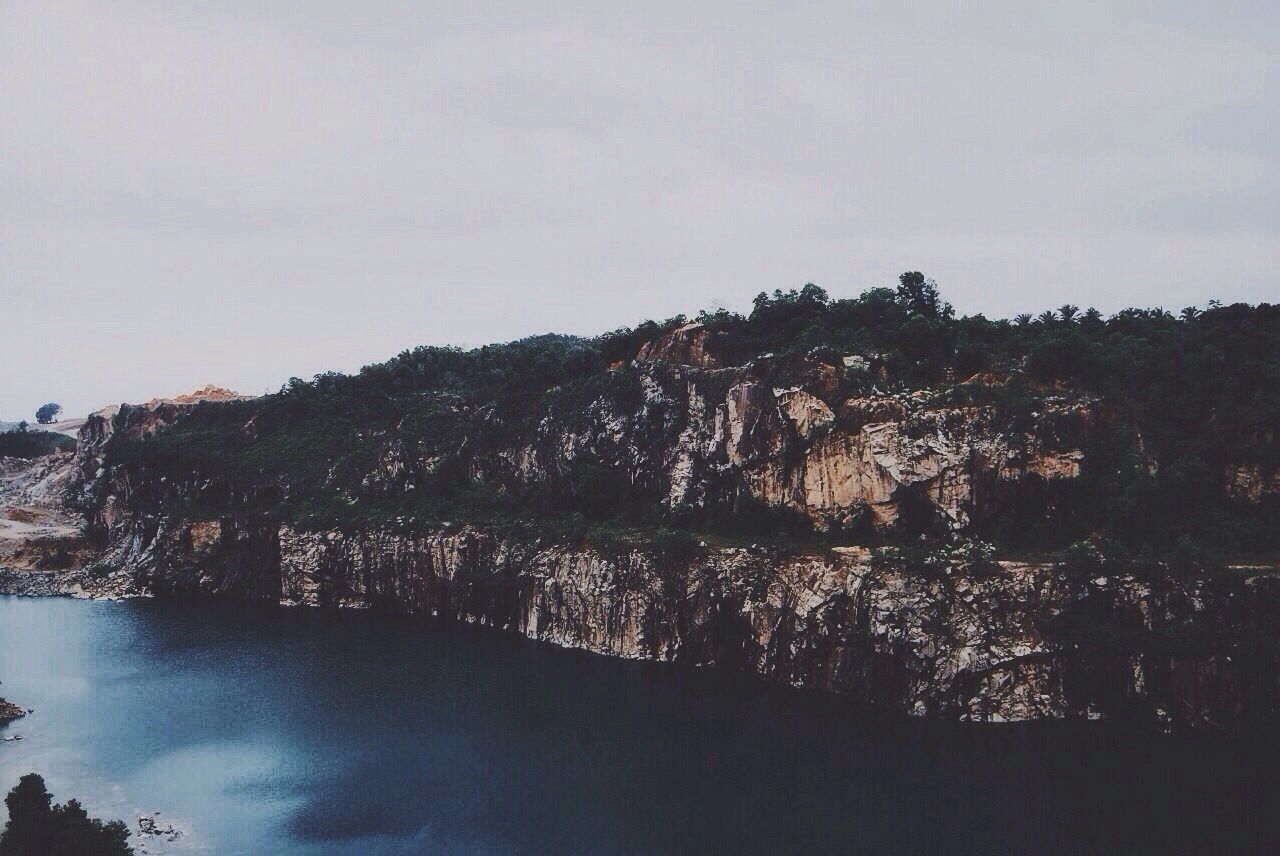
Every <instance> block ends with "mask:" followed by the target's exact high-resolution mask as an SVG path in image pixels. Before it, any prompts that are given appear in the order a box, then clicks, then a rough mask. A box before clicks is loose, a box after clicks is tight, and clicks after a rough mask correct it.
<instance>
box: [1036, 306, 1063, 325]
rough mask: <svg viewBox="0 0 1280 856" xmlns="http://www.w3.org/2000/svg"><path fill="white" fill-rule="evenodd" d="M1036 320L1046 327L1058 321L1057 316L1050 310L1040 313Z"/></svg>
mask: <svg viewBox="0 0 1280 856" xmlns="http://www.w3.org/2000/svg"><path fill="white" fill-rule="evenodd" d="M1036 320H1037V321H1039V322H1040V323H1041V324H1043V325H1045V326H1046V327H1048V326H1049V325H1050V324H1052V323H1054V322H1055V321H1057V320H1058V316H1057V315H1055V314H1054V312H1053V310H1052V309H1046V310H1045V311H1044V312H1041V313H1040V317H1039V318H1037V319H1036Z"/></svg>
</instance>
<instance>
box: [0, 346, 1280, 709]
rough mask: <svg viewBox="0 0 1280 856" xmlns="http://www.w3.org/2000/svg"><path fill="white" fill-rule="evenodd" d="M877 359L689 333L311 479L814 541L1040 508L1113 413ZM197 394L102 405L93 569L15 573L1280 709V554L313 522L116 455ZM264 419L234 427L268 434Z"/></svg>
mask: <svg viewBox="0 0 1280 856" xmlns="http://www.w3.org/2000/svg"><path fill="white" fill-rule="evenodd" d="M876 366H877V357H876V356H875V355H866V356H860V355H847V356H845V357H843V358H837V359H829V358H823V357H820V356H816V355H809V356H801V357H794V356H793V357H788V358H786V359H775V358H773V357H771V356H768V355H765V356H762V357H759V358H757V359H754V360H752V361H750V362H749V363H747V364H745V365H739V366H725V365H722V361H721V360H720V359H719V358H718V357H716V356H715V355H714V353H713V352H712V350H710V349H709V348H708V344H707V340H706V336H705V331H703V330H701V329H700V328H699V327H698V325H685V326H682V327H680V328H677V329H676V330H674V331H673V332H671V333H669V334H667V335H666V336H665V337H663V338H662V339H660V340H657V341H654V342H651V343H649V344H646V345H645V346H644V347H643V348H642V349H641V350H640V353H639V354H638V356H637V359H636V360H634V361H633V362H632V363H630V364H628V365H624V366H618V367H616V368H615V369H614V370H613V371H611V372H610V373H609V374H608V376H607V377H606V378H605V379H604V382H603V384H602V385H601V386H600V387H599V388H597V389H595V391H594V392H593V394H592V395H591V396H589V397H587V398H586V399H584V400H582V401H580V402H577V403H576V404H575V405H574V406H572V407H568V406H563V407H559V408H555V407H553V408H551V409H550V410H549V411H548V412H547V414H546V415H545V416H544V417H543V418H541V419H540V420H539V421H537V422H536V423H535V424H534V425H533V426H532V427H531V428H527V429H520V430H515V429H510V428H509V427H508V425H507V424H506V423H503V422H502V421H501V420H500V419H499V418H498V417H497V416H495V414H494V413H493V412H492V410H486V409H485V408H484V407H475V406H474V405H469V404H467V403H465V402H452V401H451V402H449V403H448V404H447V405H446V406H445V407H444V408H443V409H439V408H437V410H433V411H432V413H433V414H436V415H438V414H440V413H443V414H444V416H443V417H440V418H448V419H452V420H457V422H458V424H461V425H463V426H466V428H467V430H466V431H457V432H450V431H440V432H437V433H436V434H433V435H430V436H427V435H425V434H423V433H422V432H421V431H419V432H417V433H415V432H414V431H412V430H410V428H409V427H408V426H407V422H408V420H407V419H406V420H405V422H404V423H402V424H401V425H398V426H397V427H396V428H395V429H394V430H390V431H387V432H385V433H382V434H377V435H376V436H372V435H371V437H368V438H364V437H362V438H361V439H362V440H366V441H368V442H370V443H372V444H373V445H372V447H371V448H372V449H373V451H374V453H371V454H369V455H368V458H367V460H368V463H367V465H366V466H367V469H366V470H365V471H363V472H362V473H360V478H359V479H357V480H356V483H357V484H358V485H359V488H358V490H356V489H352V488H351V487H349V485H350V484H351V483H352V482H351V481H350V480H348V481H347V482H345V483H342V484H340V483H339V482H338V481H337V480H336V478H337V477H336V475H335V473H336V469H337V468H336V467H329V475H328V481H326V482H325V485H324V487H325V489H326V490H328V491H330V492H331V493H332V494H333V495H334V496H337V497H339V498H340V499H341V500H342V501H344V502H346V503H349V504H351V505H352V506H353V507H355V506H357V505H358V503H361V502H369V501H371V500H377V499H379V498H383V497H396V496H401V497H403V496H407V495H418V494H420V493H425V492H429V491H431V490H433V489H434V487H433V486H434V485H436V484H437V482H436V481H435V479H437V477H438V474H439V473H440V471H441V470H442V469H443V468H445V467H446V465H447V463H448V462H453V463H454V464H455V465H459V466H460V468H461V469H462V471H464V472H465V475H466V477H467V478H468V479H470V480H472V481H474V482H476V483H483V484H486V485H496V486H498V488H499V489H501V490H509V491H518V490H520V489H521V488H524V487H529V486H533V485H541V486H550V487H552V488H557V489H563V490H568V491H572V490H576V489H577V488H578V487H579V483H580V482H581V480H582V474H583V473H584V471H585V472H588V473H590V472H596V471H602V472H604V473H606V474H608V476H609V477H610V478H614V479H619V480H621V481H622V482H624V483H625V484H627V485H628V486H629V488H630V489H633V491H634V496H637V497H641V498H646V499H647V501H649V502H651V503H653V504H654V505H656V506H658V507H660V508H662V509H663V513H664V514H666V515H670V516H676V515H679V514H684V513H689V514H695V515H696V514H710V513H721V514H735V513H738V512H740V511H741V510H742V509H743V507H744V506H746V505H751V506H754V507H757V508H764V509H770V510H772V511H775V512H785V513H788V514H791V515H794V516H796V517H798V518H802V519H804V520H807V521H808V522H809V523H810V524H812V525H813V526H814V527H815V528H816V529H818V530H826V531H828V532H846V533H866V534H870V535H877V534H879V533H884V532H892V531H895V530H901V529H906V530H907V531H909V532H910V531H915V530H920V531H924V530H932V531H934V532H935V533H936V531H937V530H939V529H941V530H942V531H943V532H944V533H947V532H949V533H952V534H955V535H963V536H966V537H967V536H970V535H972V534H974V533H977V534H981V533H982V530H983V526H984V525H986V524H988V523H989V522H990V521H992V520H994V519H996V518H998V517H1001V516H1002V515H1003V516H1004V517H1006V518H1007V517H1008V516H1009V515H1010V514H1011V513H1013V514H1015V515H1032V516H1036V517H1038V518H1040V519H1043V520H1052V519H1053V515H1054V513H1055V501H1056V497H1058V496H1059V495H1060V494H1061V493H1062V492H1063V491H1068V490H1070V489H1071V486H1072V485H1073V484H1074V483H1076V482H1077V481H1078V480H1079V479H1080V478H1081V476H1082V474H1083V473H1084V472H1085V471H1086V468H1087V467H1088V466H1089V460H1088V453H1087V451H1086V450H1087V449H1088V447H1089V441H1090V439H1091V437H1092V436H1093V435H1094V433H1095V432H1097V431H1099V430H1100V427H1102V426H1106V425H1107V424H1108V422H1109V420H1112V419H1113V416H1112V415H1111V413H1110V412H1109V411H1108V409H1107V408H1106V407H1104V406H1103V405H1101V404H1100V403H1099V402H1097V401H1096V400H1093V399H1090V398H1088V397H1085V396H1081V395H1075V396H1073V397H1066V396H1062V397H1057V398H1055V397H1052V396H1050V397H1048V398H1045V399H1044V401H1043V404H1042V405H1041V407H1040V409H1039V410H1037V411H1036V412H1035V413H1032V414H1031V415H1030V417H1029V418H1027V419H1023V420H1021V421H1019V422H1017V423H1016V424H1013V423H1011V422H1010V420H1009V419H1008V418H1007V416H1005V415H1002V414H1001V413H1000V412H999V410H998V409H997V408H996V407H994V406H975V405H971V404H957V403H955V402H956V400H957V399H956V397H954V396H948V395H945V394H942V393H936V392H928V391H921V392H916V393H910V394H907V393H896V394H889V393H883V392H880V391H878V388H877V380H876V379H877V377H878V375H877V368H876ZM200 406H203V405H202V404H201V403H200V401H199V400H192V401H156V402H151V403H149V404H147V405H144V406H140V407H129V406H125V407H122V408H120V409H119V410H118V411H116V412H103V413H100V414H95V415H94V416H93V417H90V418H89V419H88V420H87V421H86V424H85V426H84V428H83V429H82V432H81V437H80V444H79V449H78V451H77V453H76V455H75V457H74V459H73V460H72V462H71V463H70V464H69V465H68V466H69V467H71V468H72V469H73V470H74V476H73V478H72V479H71V487H70V488H69V491H68V497H69V501H70V503H71V504H72V505H73V506H75V507H77V508H79V509H81V510H82V511H83V513H84V514H85V516H86V518H87V521H88V528H89V531H90V533H91V534H92V535H93V536H94V537H95V538H96V539H97V541H98V543H99V544H100V545H101V547H102V551H101V553H100V555H99V557H98V559H97V561H96V562H95V563H93V564H91V565H90V566H89V567H88V568H86V569H82V570H81V569H74V568H73V569H71V570H70V571H69V572H67V573H65V574H63V575H61V576H59V577H56V578H51V577H50V576H48V575H43V576H40V577H38V578H36V577H32V576H31V575H30V574H27V575H22V574H18V575H14V574H10V575H9V576H8V577H7V578H5V579H0V585H3V586H5V587H6V588H7V590H10V591H13V590H20V591H21V590H26V591H32V592H40V593H46V592H50V591H62V592H71V593H86V594H91V595H157V596H184V597H228V598H237V599H244V600H255V601H266V602H283V603H287V604H306V605H313V606H320V607H337V606H347V607H367V608H373V609H380V610H387V611H396V612H408V613H416V614H423V615H430V616H436V617H437V618H441V619H446V620H453V621H465V622H471V623H478V624H483V625H486V626H491V627H494V628H497V629H499V630H503V631H507V632H515V633H521V634H524V635H526V636H529V637H531V638H534V639H539V640H543V641H549V642H553V643H556V644H560V645H566V646H571V647H578V648H583V649H587V650H591V651H596V652H599V653H603V654H609V655H614V656H622V657H632V658H644V659H655V660H664V661H677V662H683V663H688V664H695V665H706V666H716V667H720V668H728V669H734V670H739V671H743V672H748V673H755V674H759V675H762V676H764V677H767V678H769V679H771V680H776V681H781V682H785V683H789V684H794V685H796V686H803V687H810V688H815V689H821V690H827V691H832V692H837V693H841V694H845V695H848V696H851V697H854V698H856V699H858V700H860V701H864V702H868V703H871V704H874V705H877V706H880V707H882V708H886V709H889V710H894V711H899V712H901V713H905V714H911V715H918V716H931V717H940V718H948V719H963V720H974V721H1016V720H1026V719H1036V718H1046V717H1056V718H1061V717H1078V718H1102V717H1110V718H1123V719H1134V720H1138V721H1141V722H1145V723H1149V724H1152V725H1155V726H1158V727H1164V728H1175V727H1185V728H1199V727H1208V728H1233V727H1235V726H1237V725H1239V724H1240V723H1241V722H1243V721H1247V720H1249V719H1252V718H1262V717H1265V716H1269V715H1270V714H1271V713H1272V712H1273V711H1275V710H1276V709H1277V701H1278V700H1280V698H1278V696H1280V680H1278V677H1280V671H1278V670H1277V668H1276V666H1277V663H1276V654H1275V650H1276V646H1275V645H1274V644H1273V640H1274V630H1273V628H1274V626H1275V619H1276V618H1277V617H1280V590H1278V587H1277V586H1278V583H1277V578H1276V577H1275V576H1273V574H1272V573H1271V572H1270V571H1265V570H1249V569H1235V570H1232V571H1228V572H1222V573H1213V574H1210V573H1207V572H1203V571H1198V572H1191V571H1186V572H1181V573H1179V574H1176V575H1175V574H1171V573H1168V572H1167V569H1163V570H1161V572H1159V573H1155V572H1152V569H1150V568H1148V569H1146V570H1145V571H1143V570H1142V569H1137V568H1125V567H1119V568H1117V567H1109V566H1106V565H1103V564H1099V563H1092V564H1088V565H1087V566H1086V567H1074V568H1063V567H1057V566H1054V565H1050V564H1035V563H1016V562H1001V563H994V562H991V561H989V560H987V559H986V558H984V557H983V556H982V555H981V551H980V550H979V551H978V553H979V554H978V555H975V554H974V553H973V552H972V551H964V550H960V551H958V552H957V553H956V554H955V555H934V556H930V557H924V558H922V557H920V556H918V555H917V556H914V557H911V556H908V555H907V554H905V553H904V554H899V555H897V556H896V557H895V556H893V555H885V554H873V553H872V552H870V551H868V550H867V549H865V548H861V547H831V548H825V549H816V548H810V549H796V550H790V551H787V550H779V549H766V548H760V547H750V548H749V547H719V546H707V545H706V544H702V545H691V544H684V543H683V542H682V543H681V544H678V545H675V546H670V545H669V546H667V547H665V548H664V547H662V546H661V545H655V544H646V543H644V541H643V539H641V540H636V541H633V542H630V543H623V542H617V543H612V544H601V543H598V542H596V543H592V542H588V541H586V540H584V539H581V538H563V537H561V538H549V537H545V536H539V535H537V534H533V533H530V532H528V531H523V530H515V529H511V528H497V527H493V526H482V525H450V524H438V523H431V524H426V523H423V522H421V521H419V522H415V521H412V520H410V521H405V520H402V519H400V520H392V521H383V522H377V523H370V522H368V520H367V519H366V521H365V522H364V523H362V524H361V525H359V526H346V527H343V528H341V529H323V530H321V531H316V530H315V528H314V527H313V528H311V529H307V528H304V527H301V526H299V525H297V524H296V523H291V522H289V521H288V520H287V519H282V517H281V516H280V515H279V514H273V513H269V512H263V511H261V510H258V511H255V510H252V509H261V508H270V507H276V506H272V505H271V504H270V502H271V501H275V500H279V499H280V498H282V497H283V498H286V499H287V498H288V497H289V496H290V494H291V492H293V491H295V490H297V489H298V486H297V485H296V484H294V483H292V482H290V481H289V480H288V479H284V478H281V479H276V480H274V481H263V480H260V479H259V480H255V479H254V478H252V477H251V476H252V474H249V475H246V474H245V473H244V472H243V470H240V471H237V472H238V473H239V474H238V475H229V474H228V473H229V472H231V470H230V468H227V471H226V472H224V471H223V470H222V469H221V468H220V467H213V468H206V469H203V470H202V469H199V468H198V467H190V466H188V467H185V468H184V467H183V466H181V465H182V462H183V459H182V458H181V457H178V458H177V461H178V464H177V465H174V464H172V463H171V464H169V465H168V466H167V468H165V469H157V468H156V467H155V466H152V465H151V464H150V463H149V462H148V459H147V458H146V457H145V456H143V457H133V458H127V459H126V458H122V457H120V456H119V455H116V454H114V453H113V450H115V449H119V448H120V447H121V446H122V444H127V443H130V442H133V441H136V440H138V439H139V438H142V437H146V436H155V435H158V434H159V433H160V432H163V431H164V430H165V429H166V428H167V427H168V426H171V425H173V424H174V423H175V422H181V421H182V420H183V419H184V418H185V416H186V414H190V413H192V411H193V408H196V407H200ZM468 408H473V409H472V410H468ZM226 412H228V413H231V412H234V414H241V413H242V412H244V411H242V410H235V411H226ZM432 418H436V416H433V417H432ZM255 419H256V417H253V416H252V414H250V416H249V417H247V418H246V419H245V420H243V421H244V424H240V421H237V422H236V423H235V424H234V425H232V426H231V428H230V429H229V430H231V431H232V433H234V434H235V435H236V436H241V437H250V438H252V437H256V436H257V434H258V432H259V430H260V429H262V430H265V428H264V427H263V426H261V425H260V424H257V423H256V422H255ZM451 424H453V423H451ZM584 468H586V469H584ZM320 472H322V473H323V472H324V470H323V468H321V470H320ZM415 492H417V493H415ZM522 533H523V534H522ZM961 540H962V541H963V539H961Z"/></svg>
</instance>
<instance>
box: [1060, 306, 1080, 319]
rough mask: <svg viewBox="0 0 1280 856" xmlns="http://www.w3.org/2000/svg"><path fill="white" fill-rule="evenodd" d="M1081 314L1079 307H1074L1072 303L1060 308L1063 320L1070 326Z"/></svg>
mask: <svg viewBox="0 0 1280 856" xmlns="http://www.w3.org/2000/svg"><path fill="white" fill-rule="evenodd" d="M1079 312H1080V307H1079V306H1072V305H1071V304H1070V303H1064V304H1062V305H1061V306H1059V307H1058V314H1059V315H1061V316H1062V320H1063V321H1066V322H1067V323H1068V324H1070V323H1071V322H1072V321H1073V320H1074V319H1075V317H1076V315H1077V314H1078V313H1079Z"/></svg>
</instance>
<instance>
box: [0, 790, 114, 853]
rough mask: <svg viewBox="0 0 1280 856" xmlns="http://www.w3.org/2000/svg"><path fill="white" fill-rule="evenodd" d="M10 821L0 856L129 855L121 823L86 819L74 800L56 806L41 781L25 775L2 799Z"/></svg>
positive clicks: (0, 839)
mask: <svg viewBox="0 0 1280 856" xmlns="http://www.w3.org/2000/svg"><path fill="white" fill-rule="evenodd" d="M4 802H5V805H6V806H7V807H8V809H9V822H8V823H6V824H5V827H4V832H3V833H0V856H130V854H132V853H133V848H132V847H130V846H129V843H128V841H129V830H128V828H127V827H126V826H125V825H124V823H123V822H121V821H118V820H113V821H111V822H109V823H103V822H102V821H101V820H98V819H97V818H92V817H89V815H88V813H86V812H85V810H84V808H83V807H82V806H81V805H80V803H79V802H78V801H77V800H69V801H67V802H66V803H65V804H58V805H55V804H54V803H53V795H52V794H50V793H49V791H48V790H47V789H46V788H45V785H44V779H43V778H41V777H40V776H39V775H37V774H36V773H28V774H27V775H25V776H23V777H22V779H21V780H20V781H19V782H18V784H17V785H15V786H14V788H13V790H11V791H9V795H8V796H7V797H5V800H4Z"/></svg>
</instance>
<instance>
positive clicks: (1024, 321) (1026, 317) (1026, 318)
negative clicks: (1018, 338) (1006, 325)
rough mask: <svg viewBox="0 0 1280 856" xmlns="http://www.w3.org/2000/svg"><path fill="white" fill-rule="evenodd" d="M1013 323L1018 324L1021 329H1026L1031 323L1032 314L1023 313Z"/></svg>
mask: <svg viewBox="0 0 1280 856" xmlns="http://www.w3.org/2000/svg"><path fill="white" fill-rule="evenodd" d="M1013 323H1015V324H1017V325H1018V326H1019V327H1026V326H1027V325H1028V324H1030V323H1031V313H1030V312H1023V313H1022V314H1021V315H1018V316H1016V317H1014V319H1013Z"/></svg>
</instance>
